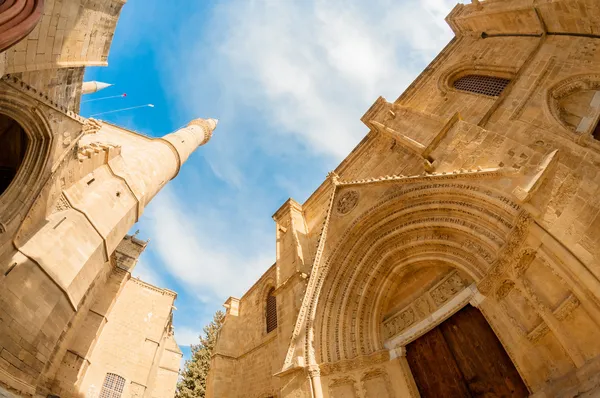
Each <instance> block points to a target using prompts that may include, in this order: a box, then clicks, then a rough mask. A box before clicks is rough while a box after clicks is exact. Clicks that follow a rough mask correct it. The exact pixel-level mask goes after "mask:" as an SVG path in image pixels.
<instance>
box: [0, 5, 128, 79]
mask: <svg viewBox="0 0 600 398" xmlns="http://www.w3.org/2000/svg"><path fill="white" fill-rule="evenodd" d="M124 3H125V2H124V1H123V0H90V1H87V0H48V1H46V2H45V4H44V15H43V16H42V18H41V20H40V21H39V22H38V24H37V25H36V27H35V29H34V30H33V31H32V32H31V33H30V34H29V35H28V36H27V37H26V38H25V39H23V40H21V41H20V42H19V43H17V44H16V45H15V46H13V47H11V48H10V49H8V50H7V51H6V54H7V59H6V69H5V73H15V72H25V71H34V70H41V69H54V68H57V67H74V66H85V65H88V66H91V65H96V66H102V65H106V62H107V59H108V52H109V49H110V45H111V43H112V38H113V34H114V31H115V26H116V23H117V20H118V17H119V13H120V11H121V8H122V7H123V4H124Z"/></svg>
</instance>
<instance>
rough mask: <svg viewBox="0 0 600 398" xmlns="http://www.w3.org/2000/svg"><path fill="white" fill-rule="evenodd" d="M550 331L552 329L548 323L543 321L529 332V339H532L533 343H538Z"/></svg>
mask: <svg viewBox="0 0 600 398" xmlns="http://www.w3.org/2000/svg"><path fill="white" fill-rule="evenodd" d="M549 331H550V329H549V328H548V325H546V323H544V322H542V323H540V324H539V325H537V326H536V327H535V328H534V329H533V330H532V331H531V332H529V334H528V335H527V340H529V341H531V342H532V343H536V342H537V341H538V340H539V339H541V338H542V337H544V336H545V335H546V333H548V332H549Z"/></svg>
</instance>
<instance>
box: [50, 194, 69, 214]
mask: <svg viewBox="0 0 600 398" xmlns="http://www.w3.org/2000/svg"><path fill="white" fill-rule="evenodd" d="M70 208H71V205H70V204H69V202H68V201H67V198H65V196H64V195H60V196H59V198H58V201H57V202H56V206H54V210H52V214H54V213H58V212H60V211H64V210H68V209H70Z"/></svg>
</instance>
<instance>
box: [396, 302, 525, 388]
mask: <svg viewBox="0 0 600 398" xmlns="http://www.w3.org/2000/svg"><path fill="white" fill-rule="evenodd" d="M407 359H408V363H409V365H410V368H411V371H412V373H413V376H414V378H415V382H416V383H417V387H418V388H419V392H420V393H421V397H422V398H429V397H432V398H439V397H457V398H460V397H473V398H479V397H481V398H495V397H503V398H504V397H506V398H520V397H527V396H528V395H529V392H528V390H527V387H526V386H525V384H524V383H523V380H522V379H521V377H520V376H519V373H518V372H517V370H516V368H515V366H514V364H513V363H512V362H511V360H510V358H509V356H508V355H507V354H506V351H504V348H503V347H502V344H501V343H500V341H499V340H498V338H497V337H496V335H495V334H494V331H493V330H492V329H491V328H490V326H489V325H488V323H487V321H486V320H485V318H484V317H483V315H482V314H481V312H479V310H477V309H476V308H473V307H471V306H466V307H465V308H463V309H462V310H460V311H459V312H457V313H456V314H454V315H453V316H452V317H450V318H449V319H448V320H446V321H445V322H444V323H442V324H441V325H439V326H438V327H437V328H435V329H433V330H432V331H430V332H429V333H427V334H425V335H424V336H422V337H420V338H419V339H417V340H415V341H414V342H412V343H411V344H409V345H408V346H407Z"/></svg>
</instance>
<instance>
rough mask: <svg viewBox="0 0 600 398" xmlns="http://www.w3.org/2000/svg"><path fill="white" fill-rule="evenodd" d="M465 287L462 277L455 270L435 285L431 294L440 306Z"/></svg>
mask: <svg viewBox="0 0 600 398" xmlns="http://www.w3.org/2000/svg"><path fill="white" fill-rule="evenodd" d="M464 288H465V284H464V283H463V280H462V278H461V277H460V275H459V274H458V273H456V272H455V273H453V274H452V275H450V276H449V277H448V278H447V279H446V280H444V281H443V282H442V283H441V284H439V285H438V286H437V287H435V288H434V289H433V290H432V291H431V293H430V294H431V298H433V301H434V302H435V304H436V305H437V306H440V305H442V304H444V303H445V302H446V301H448V300H450V299H451V298H452V297H454V296H455V295H457V294H458V293H459V292H460V291H462V290H463V289H464Z"/></svg>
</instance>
